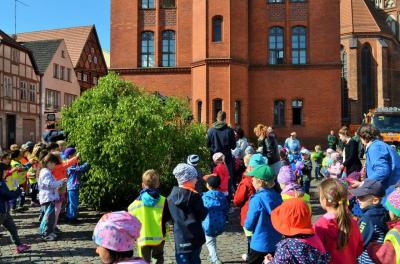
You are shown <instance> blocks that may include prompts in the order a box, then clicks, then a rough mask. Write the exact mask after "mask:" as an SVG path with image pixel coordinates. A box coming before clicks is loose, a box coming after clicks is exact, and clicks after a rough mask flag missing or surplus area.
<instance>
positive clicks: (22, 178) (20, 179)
mask: <svg viewBox="0 0 400 264" xmlns="http://www.w3.org/2000/svg"><path fill="white" fill-rule="evenodd" d="M10 165H11V168H16V167H18V166H22V163H21V162H18V161H16V160H12V161H11V163H10ZM25 175H26V171H21V172H14V173H13V174H12V176H11V177H12V178H14V179H18V184H19V185H21V184H24V183H25V182H26V177H25Z"/></svg>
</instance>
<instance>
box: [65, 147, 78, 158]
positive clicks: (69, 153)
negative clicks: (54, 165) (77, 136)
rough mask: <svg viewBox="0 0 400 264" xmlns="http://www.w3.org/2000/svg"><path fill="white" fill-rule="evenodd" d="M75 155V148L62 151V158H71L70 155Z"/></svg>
mask: <svg viewBox="0 0 400 264" xmlns="http://www.w3.org/2000/svg"><path fill="white" fill-rule="evenodd" d="M75 153H76V149H75V148H66V149H65V150H64V156H65V157H67V158H68V157H69V156H71V155H74V154H75Z"/></svg>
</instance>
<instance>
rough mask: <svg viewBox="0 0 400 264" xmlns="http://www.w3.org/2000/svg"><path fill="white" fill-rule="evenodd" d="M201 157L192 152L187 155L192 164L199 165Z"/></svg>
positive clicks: (188, 161) (189, 162)
mask: <svg viewBox="0 0 400 264" xmlns="http://www.w3.org/2000/svg"><path fill="white" fill-rule="evenodd" d="M199 161H200V157H199V156H198V155H195V154H192V155H189V156H188V157H187V161H186V162H187V164H189V165H192V166H197V164H199Z"/></svg>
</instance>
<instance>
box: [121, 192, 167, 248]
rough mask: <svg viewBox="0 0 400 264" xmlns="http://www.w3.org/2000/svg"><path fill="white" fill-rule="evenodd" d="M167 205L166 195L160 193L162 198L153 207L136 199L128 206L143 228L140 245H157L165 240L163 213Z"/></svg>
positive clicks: (139, 240) (138, 240) (138, 241)
mask: <svg viewBox="0 0 400 264" xmlns="http://www.w3.org/2000/svg"><path fill="white" fill-rule="evenodd" d="M164 205H165V197H164V196H161V195H160V200H159V201H158V202H157V204H156V205H155V206H153V207H148V206H145V205H144V203H143V201H141V200H135V201H134V202H133V203H131V205H129V207H128V212H129V213H130V214H131V215H133V216H135V217H136V218H137V219H138V220H139V221H140V223H141V224H142V228H141V229H140V236H139V238H138V239H137V243H138V246H139V247H143V246H157V245H160V244H161V243H162V242H163V241H164V240H165V238H164V236H163V231H162V215H163V210H164Z"/></svg>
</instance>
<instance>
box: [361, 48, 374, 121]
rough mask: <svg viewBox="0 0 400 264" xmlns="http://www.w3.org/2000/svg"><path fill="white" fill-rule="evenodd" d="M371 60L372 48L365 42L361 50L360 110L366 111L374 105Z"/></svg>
mask: <svg viewBox="0 0 400 264" xmlns="http://www.w3.org/2000/svg"><path fill="white" fill-rule="evenodd" d="M372 64H373V60H372V50H371V46H370V45H369V44H366V45H365V46H364V47H363V49H362V51H361V76H362V78H361V88H362V91H361V93H362V111H363V113H364V114H366V113H368V111H369V110H370V109H371V108H374V107H375V86H374V85H373V80H374V79H373V75H374V74H375V71H373V65H372Z"/></svg>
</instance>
